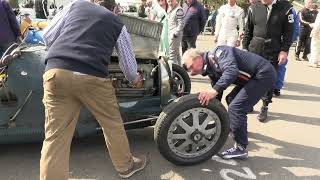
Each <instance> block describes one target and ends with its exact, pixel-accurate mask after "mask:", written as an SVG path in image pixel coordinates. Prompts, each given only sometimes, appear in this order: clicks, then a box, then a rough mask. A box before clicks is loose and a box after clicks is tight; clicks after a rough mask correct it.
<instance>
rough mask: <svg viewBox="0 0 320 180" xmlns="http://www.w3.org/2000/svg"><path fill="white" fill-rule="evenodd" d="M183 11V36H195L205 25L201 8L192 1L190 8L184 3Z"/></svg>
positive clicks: (204, 17) (195, 0)
mask: <svg viewBox="0 0 320 180" xmlns="http://www.w3.org/2000/svg"><path fill="white" fill-rule="evenodd" d="M183 10H184V12H185V18H184V21H185V26H184V29H183V36H197V35H198V34H199V33H200V32H201V31H203V28H204V26H205V25H206V14H205V11H204V8H203V6H202V5H201V4H200V3H199V2H198V1H197V0H193V1H192V4H191V5H190V6H188V5H187V4H186V3H185V4H184V5H183Z"/></svg>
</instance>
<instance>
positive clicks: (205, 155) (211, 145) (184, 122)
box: [154, 94, 229, 166]
mask: <svg viewBox="0 0 320 180" xmlns="http://www.w3.org/2000/svg"><path fill="white" fill-rule="evenodd" d="M228 134H229V118H228V114H227V111H226V109H225V108H224V106H223V105H222V104H221V103H220V101H218V100H216V99H214V100H211V101H210V103H209V105H208V106H202V105H201V104H200V102H199V100H198V98H197V95H195V94H191V95H186V96H183V97H180V98H178V99H176V100H175V101H173V102H172V103H170V104H169V105H168V106H166V108H165V109H164V110H163V112H162V113H161V114H160V116H159V118H158V120H157V122H156V125H155V129H154V139H155V142H156V144H157V146H158V149H159V151H160V153H161V154H162V155H163V156H164V157H165V158H166V159H167V160H168V161H170V162H172V163H173V164H176V165H185V166H187V165H194V164H197V163H201V162H203V161H205V160H208V159H209V158H211V157H212V156H213V155H214V154H216V153H217V152H218V151H219V150H220V149H221V148H222V146H223V145H224V143H225V142H226V140H227V137H228Z"/></svg>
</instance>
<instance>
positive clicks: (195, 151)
mask: <svg viewBox="0 0 320 180" xmlns="http://www.w3.org/2000/svg"><path fill="white" fill-rule="evenodd" d="M141 21H143V22H142V23H147V24H148V25H149V26H148V27H150V23H151V25H152V23H155V22H148V21H147V20H141ZM135 25H136V24H135ZM141 26H143V25H141ZM128 29H131V30H130V33H131V35H132V40H133V46H134V47H137V46H139V43H140V44H141V42H142V41H143V42H148V41H150V43H153V42H154V41H156V42H158V41H159V37H160V36H159V33H161V29H160V31H158V30H159V29H158V30H156V31H157V32H158V33H157V32H156V33H149V34H148V33H146V32H145V33H141V32H140V33H134V32H135V30H134V28H128ZM138 29H140V28H138ZM149 29H150V28H149ZM139 31H140V30H139ZM137 34H140V38H141V37H142V38H143V39H140V40H139V36H138V35H137ZM141 34H144V35H143V36H141ZM135 38H138V39H135ZM152 38H153V40H152ZM140 46H141V45H140ZM149 47H152V45H150V46H149ZM145 48H146V47H143V48H142V49H144V51H143V50H141V47H140V48H134V49H135V52H136V60H137V63H138V70H139V72H140V73H141V74H142V76H143V86H142V87H139V88H137V87H134V86H132V85H131V84H130V83H129V82H128V81H127V80H126V79H125V77H124V75H123V73H122V72H121V70H120V68H119V65H118V58H117V55H116V54H114V56H112V58H111V63H110V64H109V67H108V69H109V72H110V77H109V78H111V80H112V82H113V85H114V87H115V90H116V95H117V99H118V104H119V108H120V111H121V115H122V118H123V121H124V125H125V127H126V128H127V129H130V128H144V127H148V126H155V127H154V137H155V141H156V144H157V145H158V148H159V151H160V152H161V154H162V155H163V156H164V157H165V158H166V159H167V160H169V161H171V162H172V163H174V164H177V165H192V164H196V163H200V162H202V161H205V160H207V159H209V158H210V157H212V155H214V154H216V153H217V152H218V151H219V150H220V148H221V147H222V146H223V145H224V143H225V141H226V139H227V137H228V133H229V121H228V116H227V112H226V109H225V108H224V106H223V105H222V104H221V103H220V102H219V101H217V100H212V101H211V102H210V104H209V105H208V106H206V107H204V106H202V105H201V104H200V103H199V101H198V99H197V95H192V94H189V93H190V89H191V83H190V78H189V76H188V74H187V72H186V71H185V70H184V69H183V68H181V67H180V66H178V65H176V64H172V65H170V64H168V63H167V61H166V60H165V58H159V57H157V56H156V55H155V54H154V53H152V49H145ZM46 53H47V51H46V47H45V46H43V45H28V44H24V43H22V44H20V45H17V44H14V45H12V46H11V47H10V48H9V49H8V50H7V51H6V52H5V54H4V55H3V56H2V58H1V60H0V67H1V70H0V74H1V75H0V106H1V107H0V144H12V143H27V142H40V141H42V140H43V138H44V107H43V104H42V96H43V88H42V74H43V73H44V68H45V64H44V56H45V55H46ZM106 68H107V67H106ZM97 133H101V127H100V126H99V124H98V123H97V121H96V120H95V118H94V117H93V116H92V114H91V113H90V112H88V111H87V110H86V109H84V108H83V109H82V110H81V114H80V117H79V121H78V124H77V127H76V131H75V137H76V138H81V137H86V136H90V135H94V134H97Z"/></svg>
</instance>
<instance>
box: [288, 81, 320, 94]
mask: <svg viewBox="0 0 320 180" xmlns="http://www.w3.org/2000/svg"><path fill="white" fill-rule="evenodd" d="M283 89H285V90H287V91H295V92H299V93H301V94H316V95H320V87H319V86H312V85H306V84H300V83H293V82H287V83H286V84H285V87H284V88H283Z"/></svg>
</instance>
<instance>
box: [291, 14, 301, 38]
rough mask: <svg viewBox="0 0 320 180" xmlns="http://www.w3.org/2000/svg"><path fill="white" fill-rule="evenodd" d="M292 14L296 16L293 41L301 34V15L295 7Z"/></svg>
mask: <svg viewBox="0 0 320 180" xmlns="http://www.w3.org/2000/svg"><path fill="white" fill-rule="evenodd" d="M292 14H293V17H294V23H293V35H292V41H296V40H298V37H299V35H300V26H299V15H298V14H297V12H296V11H295V10H294V9H292Z"/></svg>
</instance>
